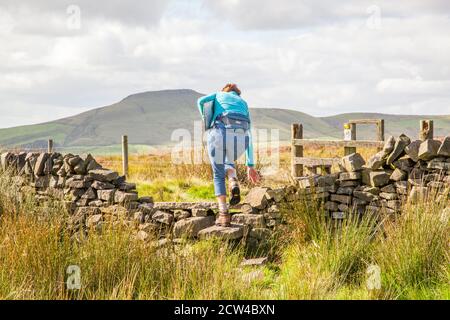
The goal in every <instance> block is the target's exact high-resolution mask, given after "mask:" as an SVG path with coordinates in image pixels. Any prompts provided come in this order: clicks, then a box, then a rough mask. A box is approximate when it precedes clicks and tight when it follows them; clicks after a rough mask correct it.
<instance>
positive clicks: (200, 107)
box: [197, 93, 216, 116]
mask: <svg viewBox="0 0 450 320" xmlns="http://www.w3.org/2000/svg"><path fill="white" fill-rule="evenodd" d="M215 99H216V94H215V93H212V94H210V95H208V96H204V97H201V98H199V99H198V100H197V106H198V110H199V111H200V114H201V115H202V116H203V105H204V104H205V103H206V102H209V101H214V100H215Z"/></svg>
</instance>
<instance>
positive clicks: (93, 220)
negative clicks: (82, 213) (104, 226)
mask: <svg viewBox="0 0 450 320" xmlns="http://www.w3.org/2000/svg"><path fill="white" fill-rule="evenodd" d="M102 220H103V215H102V214H101V213H100V214H94V215H92V216H90V217H89V218H87V220H86V227H88V228H92V227H95V226H96V225H97V224H98V223H100V222H101V221H102Z"/></svg>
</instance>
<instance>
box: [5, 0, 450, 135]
mask: <svg viewBox="0 0 450 320" xmlns="http://www.w3.org/2000/svg"><path fill="white" fill-rule="evenodd" d="M138 2H139V4H137V3H138ZM138 2H136V4H137V5H136V6H133V5H132V4H131V5H128V4H124V3H125V2H119V1H114V2H102V1H96V2H91V1H84V0H83V1H78V4H79V5H80V8H81V9H82V12H81V14H82V19H83V20H82V21H83V22H82V28H81V30H68V29H67V28H66V19H67V14H66V11H65V6H66V4H68V3H69V2H67V3H66V2H61V3H60V2H59V1H43V2H41V1H39V2H37V1H27V2H22V3H24V4H21V5H20V6H19V5H17V4H16V2H13V1H2V3H1V4H0V42H1V43H2V46H1V48H0V60H1V61H2V64H1V65H0V101H1V103H0V113H2V114H9V110H10V109H11V106H15V107H14V108H15V112H14V114H12V115H10V116H9V117H8V118H6V117H5V116H2V117H1V118H0V127H2V126H11V125H16V124H27V123H32V122H36V121H43V120H48V119H54V118H56V117H60V116H65V115H71V114H75V113H78V112H80V111H81V110H85V109H86V108H93V107H97V106H103V105H107V104H111V103H113V102H115V101H118V100H120V99H122V98H123V97H125V96H127V95H129V94H132V93H136V92H139V91H146V90H160V89H165V88H192V89H196V90H198V91H201V92H209V91H215V90H218V89H219V88H221V87H222V86H223V84H224V83H226V82H230V81H234V82H237V83H238V84H239V85H240V86H241V87H242V89H243V95H244V97H245V98H246V99H247V100H248V101H249V103H250V104H251V106H255V107H290V108H294V109H296V110H300V111H304V112H307V113H310V114H313V115H330V114H336V113H342V112H351V111H361V112H363V111H371V112H395V113H420V114H423V113H440V114H442V113H446V114H450V104H449V103H448V101H449V100H450V90H449V81H448V79H450V67H449V66H450V41H448V40H449V38H448V31H449V30H450V19H449V18H448V16H446V15H445V14H444V12H446V11H445V10H447V11H448V5H447V2H445V1H428V2H423V1H418V0H417V1H416V0H413V1H408V5H407V6H405V5H404V3H405V2H403V0H402V1H398V2H397V1H395V4H394V2H393V1H378V2H377V3H378V5H379V6H380V8H381V12H380V14H381V16H380V19H381V20H380V28H371V27H370V25H367V24H366V19H367V17H368V13H367V12H366V9H367V8H368V7H369V6H370V5H371V4H372V2H371V1H367V2H359V1H358V2H357V3H356V2H355V1H349V0H345V1H344V2H343V3H342V4H340V6H332V5H331V4H332V2H331V1H314V2H312V1H286V0H283V1H282V3H281V4H280V2H274V1H271V2H264V1H263V2H262V5H256V4H255V2H254V1H253V0H250V1H245V2H243V1H239V0H234V1H233V2H232V3H230V2H229V1H227V2H224V1H214V3H212V2H204V1H201V0H199V1H197V2H195V3H194V2H192V1H186V0H178V1H175V0H174V1H171V2H170V4H166V3H165V2H164V1H156V2H153V1H151V2H147V1H145V2H144V1H138ZM163 2H164V3H163ZM144 3H145V4H144ZM225 3H226V4H227V5H225ZM258 3H260V1H258ZM399 3H403V5H400V4H399ZM99 4H100V5H99ZM153 6H154V9H155V10H154V11H152V12H151V13H148V10H150V8H153ZM61 8H62V9H64V10H62V11H61ZM137 11H139V12H137ZM369 11H370V10H369ZM133 17H135V19H134V18H133ZM243 20H245V21H243ZM4 44H6V45H4ZM27 108H28V109H27ZM52 108H54V110H55V112H52V111H51V109H52ZM21 115H22V116H21Z"/></svg>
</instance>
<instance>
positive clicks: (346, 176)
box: [339, 172, 361, 181]
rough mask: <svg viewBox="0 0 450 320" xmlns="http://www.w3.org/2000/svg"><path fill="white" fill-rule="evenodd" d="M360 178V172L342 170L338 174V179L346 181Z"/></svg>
mask: <svg viewBox="0 0 450 320" xmlns="http://www.w3.org/2000/svg"><path fill="white" fill-rule="evenodd" d="M359 179H361V173H360V172H342V173H340V174H339V180H341V181H347V180H359Z"/></svg>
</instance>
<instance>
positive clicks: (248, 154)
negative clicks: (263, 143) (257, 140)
mask: <svg viewBox="0 0 450 320" xmlns="http://www.w3.org/2000/svg"><path fill="white" fill-rule="evenodd" d="M253 156H254V155H253V138H252V130H251V127H250V129H249V130H248V148H247V150H245V159H246V165H247V167H254V166H255V161H254V159H253Z"/></svg>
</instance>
